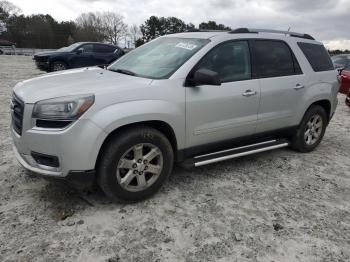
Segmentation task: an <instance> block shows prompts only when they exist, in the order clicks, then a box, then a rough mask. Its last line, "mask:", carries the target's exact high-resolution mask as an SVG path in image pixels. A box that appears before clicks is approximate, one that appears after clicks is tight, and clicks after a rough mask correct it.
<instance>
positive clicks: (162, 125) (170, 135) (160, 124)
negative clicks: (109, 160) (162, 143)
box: [95, 120, 178, 168]
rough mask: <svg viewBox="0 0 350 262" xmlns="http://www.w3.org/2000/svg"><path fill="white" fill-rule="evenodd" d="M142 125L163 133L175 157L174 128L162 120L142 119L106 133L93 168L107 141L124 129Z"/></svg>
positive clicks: (176, 147)
mask: <svg viewBox="0 0 350 262" xmlns="http://www.w3.org/2000/svg"><path fill="white" fill-rule="evenodd" d="M142 126H146V127H151V128H154V129H156V130H158V131H159V132H161V133H162V134H163V135H165V136H166V138H167V139H168V140H169V142H170V144H171V146H172V148H173V151H174V155H175V158H176V156H177V152H178V144H177V139H176V135H175V132H174V129H173V128H172V127H171V126H170V125H169V124H168V123H166V122H164V121H161V120H150V121H142V122H135V123H130V124H126V125H123V126H120V127H118V128H116V129H114V130H113V131H112V132H110V133H109V134H108V135H107V137H106V138H105V139H104V141H103V143H102V145H101V147H100V149H99V152H98V155H97V159H96V163H95V168H96V167H97V165H98V163H99V162H100V158H101V155H102V153H103V151H104V150H105V147H106V146H107V145H108V143H109V142H110V141H111V140H112V139H113V138H114V137H115V136H117V135H119V134H120V133H121V132H123V131H124V130H127V129H131V128H133V129H134V128H138V127H142ZM175 160H176V159H175Z"/></svg>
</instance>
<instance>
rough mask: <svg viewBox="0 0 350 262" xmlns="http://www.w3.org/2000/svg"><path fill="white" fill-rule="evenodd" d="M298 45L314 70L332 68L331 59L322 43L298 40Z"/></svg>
mask: <svg viewBox="0 0 350 262" xmlns="http://www.w3.org/2000/svg"><path fill="white" fill-rule="evenodd" d="M298 46H299V47H300V49H301V51H303V53H304V55H305V57H306V59H307V60H308V61H309V63H310V65H311V67H312V69H313V70H314V71H315V72H321V71H329V70H334V66H333V63H332V60H331V59H330V57H329V54H328V52H327V50H326V48H324V46H323V45H319V44H309V43H302V42H299V43H298Z"/></svg>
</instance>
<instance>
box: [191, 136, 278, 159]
mask: <svg viewBox="0 0 350 262" xmlns="http://www.w3.org/2000/svg"><path fill="white" fill-rule="evenodd" d="M276 141H277V140H276V139H273V140H269V141H265V142H260V143H256V144H251V145H247V146H240V147H235V148H230V149H226V150H222V151H218V152H214V153H209V154H205V155H200V156H195V157H194V158H195V159H196V158H200V157H206V156H212V155H216V154H220V153H225V152H230V151H234V150H239V149H243V148H249V147H253V146H260V145H264V144H268V143H274V142H276Z"/></svg>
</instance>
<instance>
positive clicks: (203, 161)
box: [193, 139, 289, 167]
mask: <svg viewBox="0 0 350 262" xmlns="http://www.w3.org/2000/svg"><path fill="white" fill-rule="evenodd" d="M287 146H289V142H288V140H285V139H279V140H277V139H274V140H269V141H265V142H261V143H256V144H251V145H246V146H241V147H236V148H231V149H227V150H222V151H218V152H214V153H209V154H205V155H200V156H196V157H194V159H193V160H194V166H195V167H197V166H203V165H208V164H212V163H216V162H220V161H224V160H227V159H233V158H237V157H241V156H247V155H251V154H256V153H260V152H264V151H269V150H273V149H277V148H282V147H287Z"/></svg>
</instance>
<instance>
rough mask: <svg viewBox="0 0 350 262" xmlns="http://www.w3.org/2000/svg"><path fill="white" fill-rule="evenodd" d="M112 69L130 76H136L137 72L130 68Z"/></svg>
mask: <svg viewBox="0 0 350 262" xmlns="http://www.w3.org/2000/svg"><path fill="white" fill-rule="evenodd" d="M109 70H110V71H113V72H117V73H120V74H124V75H129V76H136V74H135V73H134V72H132V71H130V70H126V69H109Z"/></svg>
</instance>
